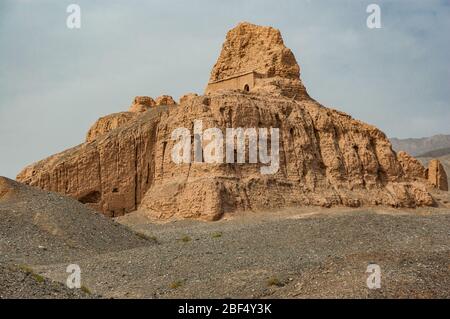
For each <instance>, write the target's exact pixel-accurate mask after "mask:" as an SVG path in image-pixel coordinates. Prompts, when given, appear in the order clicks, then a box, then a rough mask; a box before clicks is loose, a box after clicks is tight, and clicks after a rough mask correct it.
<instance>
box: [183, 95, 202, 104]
mask: <svg viewBox="0 0 450 319" xmlns="http://www.w3.org/2000/svg"><path fill="white" fill-rule="evenodd" d="M196 97H198V94H197V93H188V94H185V95H183V96H182V97H180V104H185V103H187V102H188V101H190V100H192V99H193V98H196Z"/></svg>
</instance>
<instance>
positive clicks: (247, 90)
mask: <svg viewBox="0 0 450 319" xmlns="http://www.w3.org/2000/svg"><path fill="white" fill-rule="evenodd" d="M244 91H245V92H250V87H249V86H248V84H246V85H244Z"/></svg>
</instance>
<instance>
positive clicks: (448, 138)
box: [390, 134, 450, 157]
mask: <svg viewBox="0 0 450 319" xmlns="http://www.w3.org/2000/svg"><path fill="white" fill-rule="evenodd" d="M390 140H391V143H392V146H393V148H394V150H395V151H397V152H399V151H405V152H407V153H409V154H410V155H412V156H416V157H440V156H444V155H447V154H450V135H442V134H441V135H435V136H432V137H424V138H407V139H398V138H391V139H390ZM432 152H436V153H435V154H433V153H432Z"/></svg>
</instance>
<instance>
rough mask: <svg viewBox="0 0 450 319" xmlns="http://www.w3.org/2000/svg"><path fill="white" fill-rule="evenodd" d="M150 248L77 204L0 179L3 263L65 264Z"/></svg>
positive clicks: (147, 243)
mask: <svg viewBox="0 0 450 319" xmlns="http://www.w3.org/2000/svg"><path fill="white" fill-rule="evenodd" d="M151 244H152V242H151V241H150V240H147V239H145V238H143V237H142V236H141V237H140V236H139V235H138V234H136V233H134V232H133V231H131V230H130V229H128V228H127V227H125V226H122V225H120V224H118V223H116V222H114V221H113V220H111V219H109V218H107V217H104V216H103V215H101V214H99V213H96V212H94V211H93V210H91V209H90V208H88V207H86V206H85V205H83V204H81V203H80V202H78V201H76V200H73V199H71V198H68V197H65V196H63V195H59V194H56V193H52V192H47V191H42V190H39V189H37V188H34V187H30V186H26V185H23V184H20V183H18V182H15V181H13V180H10V179H7V178H4V177H0V252H1V254H0V262H1V261H4V262H9V263H11V262H17V263H25V264H40V263H43V264H47V263H51V262H56V261H58V262H65V261H71V260H74V259H76V258H81V257H86V256H91V255H93V254H101V253H106V252H111V251H120V250H126V249H130V248H135V247H139V246H144V245H151Z"/></svg>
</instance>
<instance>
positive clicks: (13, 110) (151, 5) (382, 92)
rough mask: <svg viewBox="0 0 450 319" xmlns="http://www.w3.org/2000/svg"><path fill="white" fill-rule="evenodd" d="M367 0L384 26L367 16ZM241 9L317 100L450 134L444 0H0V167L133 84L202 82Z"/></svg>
mask: <svg viewBox="0 0 450 319" xmlns="http://www.w3.org/2000/svg"><path fill="white" fill-rule="evenodd" d="M71 3H77V4H79V5H80V7H81V10H82V16H81V18H82V19H81V21H82V27H81V29H79V30H70V29H68V28H67V27H66V18H67V15H68V14H67V13H66V8H67V6H68V5H69V4H71ZM370 3H377V4H379V5H380V6H381V18H382V26H383V27H382V29H378V30H370V29H368V28H367V26H366V18H367V16H368V14H367V13H366V7H367V6H368V5H369V4H370ZM240 21H249V22H252V23H256V24H261V25H271V26H274V27H276V28H278V29H280V30H281V32H282V34H283V37H284V40H285V43H286V45H287V46H288V47H289V48H291V49H292V51H293V52H294V54H295V55H296V57H297V60H298V62H299V64H300V67H301V73H302V75H301V77H302V80H303V82H304V83H305V85H306V87H307V89H308V92H309V93H310V95H311V96H312V97H314V98H315V99H316V100H318V101H319V102H321V103H322V104H324V105H326V106H329V107H333V108H336V109H339V110H342V111H344V112H347V113H349V114H351V115H352V116H353V117H355V118H358V119H360V120H363V121H365V122H368V123H370V124H374V125H376V126H377V127H379V128H380V129H382V130H383V131H385V132H386V133H387V134H388V135H389V136H395V137H401V138H404V137H422V136H430V135H434V134H439V133H444V134H450V125H449V123H450V105H449V101H450V87H449V85H450V61H449V58H448V57H449V56H450V38H449V36H448V34H449V32H450V1H449V0H445V1H444V0H428V1H421V0H409V1H406V0H405V1H402V0H396V1H374V0H372V1H363V0H352V1H349V0H341V1H333V0H309V1H308V0H304V1H301V0H300V1H299V0H292V1H287V0H285V1H283V0H281V1H275V0H271V1H266V0H252V1H242V0H241V1H237V0H231V1H211V0H209V1H207V0H197V1H196V0H192V1H182V0H180V1H170V0H169V1H167V0H165V1H162V0H161V1H138V0H128V1H125V0H123V1H112V0H109V1H106V0H104V1H95V0H88V1H87V0H83V1H81V0H79V1H75V0H71V1H63V0H53V1H49V0H41V1H35V0H6V1H4V0H2V1H1V2H0V175H4V176H8V177H14V176H15V175H16V174H17V173H18V171H19V170H20V169H21V168H23V167H24V166H26V165H27V164H30V163H31V162H34V161H36V160H39V159H42V158H44V157H46V156H49V155H51V154H53V153H56V152H59V151H62V150H64V149H66V148H68V147H71V146H74V145H77V144H79V143H81V142H82V141H83V140H84V137H85V134H86V132H87V130H88V128H89V126H90V125H91V124H92V123H93V122H94V121H95V120H96V119H97V118H98V117H100V116H103V115H106V114H109V113H113V112H118V111H124V110H127V108H128V106H129V105H130V103H131V101H132V99H133V97H134V96H136V95H149V96H153V97H156V96H159V95H162V94H170V95H172V96H174V98H178V97H180V96H181V95H183V94H184V93H187V92H197V93H202V92H203V90H204V87H205V85H206V82H207V81H208V78H209V72H210V70H211V68H212V66H213V64H214V62H215V60H216V59H217V56H218V54H219V52H220V48H221V44H222V42H223V40H224V37H225V34H226V32H227V30H228V29H230V28H232V27H233V26H235V25H236V24H237V23H238V22H240Z"/></svg>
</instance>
